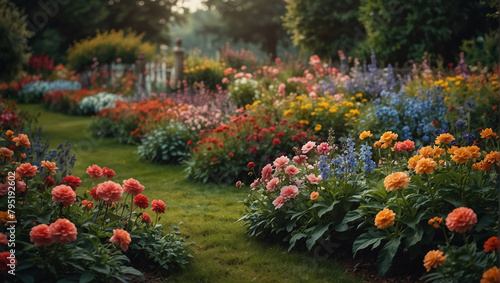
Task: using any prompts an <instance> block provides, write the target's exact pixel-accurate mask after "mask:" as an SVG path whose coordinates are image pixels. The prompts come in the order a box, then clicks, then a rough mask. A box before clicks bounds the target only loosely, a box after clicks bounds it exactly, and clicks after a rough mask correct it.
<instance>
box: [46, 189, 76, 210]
mask: <svg viewBox="0 0 500 283" xmlns="http://www.w3.org/2000/svg"><path fill="white" fill-rule="evenodd" d="M52 200H53V201H55V202H58V203H60V204H62V205H63V206H70V205H72V204H73V203H75V201H76V193H75V191H73V189H72V188H71V187H70V186H66V185H59V186H57V187H55V188H53V189H52Z"/></svg>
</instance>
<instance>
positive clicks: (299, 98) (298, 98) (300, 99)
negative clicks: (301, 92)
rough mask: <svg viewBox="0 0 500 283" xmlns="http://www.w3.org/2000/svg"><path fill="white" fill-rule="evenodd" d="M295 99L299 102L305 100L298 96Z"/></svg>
mask: <svg viewBox="0 0 500 283" xmlns="http://www.w3.org/2000/svg"><path fill="white" fill-rule="evenodd" d="M295 99H297V100H298V101H302V100H304V98H303V97H302V96H297V97H296V98H295Z"/></svg>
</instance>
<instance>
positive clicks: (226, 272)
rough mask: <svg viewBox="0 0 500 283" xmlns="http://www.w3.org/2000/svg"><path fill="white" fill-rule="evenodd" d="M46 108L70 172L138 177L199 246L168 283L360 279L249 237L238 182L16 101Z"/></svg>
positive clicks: (45, 120) (46, 124) (44, 120)
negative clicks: (156, 160)
mask: <svg viewBox="0 0 500 283" xmlns="http://www.w3.org/2000/svg"><path fill="white" fill-rule="evenodd" d="M19 107H20V108H21V109H23V110H27V111H29V112H30V113H33V114H36V113H37V112H41V116H40V118H39V124H40V125H41V126H42V129H43V133H44V135H45V136H48V137H50V142H51V148H55V147H56V146H57V144H58V143H59V142H65V141H66V140H68V141H70V143H71V146H72V150H73V151H74V153H75V154H76V156H77V162H76V164H75V167H74V170H73V175H76V176H80V177H81V178H82V180H83V181H84V183H83V184H82V187H84V188H86V187H87V185H88V181H89V178H88V177H87V175H86V174H85V170H86V168H87V167H88V166H89V165H92V164H97V165H99V166H101V167H109V168H112V169H114V170H115V172H116V176H115V178H114V181H116V182H119V183H121V182H122V180H124V179H128V178H134V179H137V180H139V181H140V182H141V184H143V185H144V186H145V187H146V190H145V191H144V194H145V195H147V196H148V199H149V200H150V201H151V200H153V199H162V200H163V201H164V202H165V203H166V205H167V212H166V214H165V215H164V217H163V219H162V221H161V222H162V223H163V224H164V225H169V224H172V225H177V224H178V223H179V222H181V221H182V222H184V225H182V226H181V232H182V233H183V234H189V235H191V238H190V240H192V241H193V242H195V243H196V245H195V246H193V247H191V248H190V249H191V254H192V255H193V256H194V259H193V260H192V263H191V264H190V265H189V266H188V267H187V268H186V270H184V271H183V272H181V273H178V274H173V275H170V276H168V277H167V276H165V281H169V282H262V281H264V282H361V280H360V279H356V278H353V277H351V276H349V275H348V274H346V273H345V272H344V271H343V270H342V269H341V268H340V267H338V265H336V264H335V263H334V262H331V261H326V262H317V261H314V256H313V255H312V254H307V253H299V252H293V253H287V252H286V248H285V247H282V246H279V245H276V244H269V243H263V242H259V241H257V240H254V239H249V238H248V237H247V236H246V235H245V228H244V227H241V225H240V223H236V220H237V219H238V218H240V217H241V216H242V215H243V213H244V206H243V205H242V204H240V203H239V201H240V200H242V199H243V198H244V197H245V195H246V193H245V192H244V191H242V190H239V189H237V188H236V187H235V186H217V185H204V184H199V183H193V182H190V181H188V180H185V178H184V174H183V169H184V168H183V166H181V165H156V164H151V163H148V162H145V161H143V160H140V159H138V156H137V154H136V147H135V146H132V145H122V144H118V143H117V142H116V141H115V140H113V139H99V138H94V137H92V136H91V135H90V132H89V131H88V130H87V126H88V124H89V123H90V121H91V118H90V117H76V116H67V115H62V114H59V113H54V112H49V111H45V110H44V109H43V108H42V107H41V106H40V105H19Z"/></svg>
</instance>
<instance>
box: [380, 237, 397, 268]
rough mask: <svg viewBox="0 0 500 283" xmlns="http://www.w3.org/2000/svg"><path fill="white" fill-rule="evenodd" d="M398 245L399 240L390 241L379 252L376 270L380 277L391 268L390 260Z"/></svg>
mask: <svg viewBox="0 0 500 283" xmlns="http://www.w3.org/2000/svg"><path fill="white" fill-rule="evenodd" d="M400 244H401V239H400V238H396V239H390V240H389V242H387V243H386V244H385V245H384V247H383V248H382V250H380V252H379V254H378V257H377V269H378V274H379V275H380V276H384V274H385V273H386V272H387V271H388V270H389V268H390V267H391V265H392V259H393V258H394V256H395V255H396V252H397V251H398V248H399V245H400Z"/></svg>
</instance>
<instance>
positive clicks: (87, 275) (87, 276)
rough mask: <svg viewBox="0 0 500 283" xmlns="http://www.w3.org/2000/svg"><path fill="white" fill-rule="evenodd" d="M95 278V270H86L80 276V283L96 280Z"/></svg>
mask: <svg viewBox="0 0 500 283" xmlns="http://www.w3.org/2000/svg"><path fill="white" fill-rule="evenodd" d="M94 278H95V272H92V271H90V272H84V273H82V275H81V276H80V281H79V283H87V282H92V280H94Z"/></svg>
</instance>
